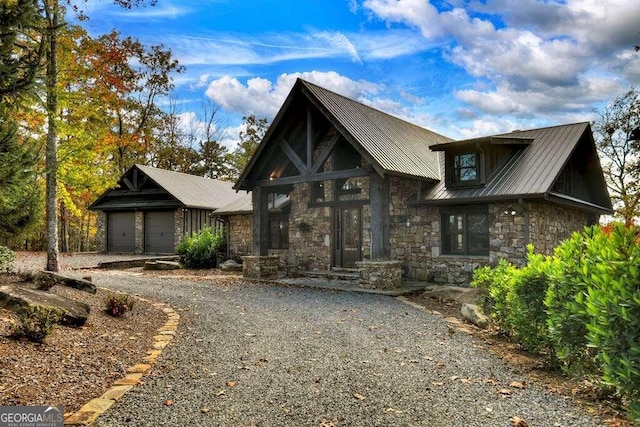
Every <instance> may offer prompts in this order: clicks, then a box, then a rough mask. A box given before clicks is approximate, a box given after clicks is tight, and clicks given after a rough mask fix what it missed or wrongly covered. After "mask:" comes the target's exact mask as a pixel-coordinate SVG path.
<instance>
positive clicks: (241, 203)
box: [214, 191, 253, 215]
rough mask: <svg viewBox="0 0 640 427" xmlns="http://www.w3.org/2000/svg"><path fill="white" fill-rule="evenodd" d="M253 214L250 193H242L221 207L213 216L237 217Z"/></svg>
mask: <svg viewBox="0 0 640 427" xmlns="http://www.w3.org/2000/svg"><path fill="white" fill-rule="evenodd" d="M251 212H253V202H252V199H251V193H245V192H244V191H243V192H242V194H241V195H240V197H238V198H237V199H235V200H233V201H231V202H229V203H227V204H225V205H223V206H221V207H220V208H218V209H217V210H216V211H215V212H214V214H215V215H238V214H247V213H251Z"/></svg>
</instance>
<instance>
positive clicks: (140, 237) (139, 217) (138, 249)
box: [135, 211, 144, 254]
mask: <svg viewBox="0 0 640 427" xmlns="http://www.w3.org/2000/svg"><path fill="white" fill-rule="evenodd" d="M135 227H136V237H135V253H136V254H143V253H144V212H142V211H136V213H135Z"/></svg>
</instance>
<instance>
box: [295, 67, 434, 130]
mask: <svg viewBox="0 0 640 427" xmlns="http://www.w3.org/2000/svg"><path fill="white" fill-rule="evenodd" d="M298 80H300V81H301V82H302V83H303V84H305V85H311V86H314V87H316V88H318V89H320V90H323V91H325V92H329V93H331V94H333V95H336V96H339V97H340V98H343V99H346V100H348V101H350V102H353V103H354V104H359V105H362V106H363V107H365V108H368V109H370V110H373V111H375V112H377V113H381V114H384V115H385V116H387V117H391V118H393V119H395V120H398V121H401V122H404V123H406V124H408V125H411V126H413V127H417V128H420V129H423V130H427V131H429V132H432V133H436V134H437V132H435V131H433V130H431V129H428V128H426V127H424V126H420V125H418V124H415V123H413V122H410V121H409V120H407V119H403V118H401V117H398V116H396V115H393V114H390V113H387V112H385V111H382V110H380V109H378V108H375V107H372V106H370V105H367V104H365V103H364V102H361V101H358V100H356V99H353V98H349V97H348V96H345V95H342V94H340V93H338V92H336V91H333V90H331V89H327V88H325V87H323V86H320V85H318V84H316V83H312V82H310V81H308V80H305V79H303V78H301V77H298ZM443 136H444V135H443Z"/></svg>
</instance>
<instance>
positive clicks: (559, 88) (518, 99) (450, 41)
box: [362, 0, 640, 129]
mask: <svg viewBox="0 0 640 427" xmlns="http://www.w3.org/2000/svg"><path fill="white" fill-rule="evenodd" d="M362 6H363V7H364V8H365V9H367V10H369V11H370V12H371V13H373V14H374V15H375V16H377V17H378V18H379V19H381V20H383V21H386V22H387V23H389V24H401V25H406V26H409V27H412V28H417V29H419V30H420V32H421V34H422V35H423V37H424V38H425V41H424V43H425V44H433V43H439V44H440V46H442V48H443V52H444V58H445V59H446V60H449V61H450V62H451V63H453V64H456V65H458V66H460V67H462V68H464V70H465V71H466V72H467V73H468V74H469V75H470V76H472V77H474V78H476V79H478V81H481V82H483V83H484V84H485V85H487V87H486V88H485V89H478V88H476V89H472V90H459V91H457V92H456V93H455V95H456V97H457V98H458V99H460V100H462V101H464V102H466V103H468V104H469V105H470V106H472V107H474V108H477V109H478V110H480V111H482V112H483V113H485V114H497V115H503V116H504V115H512V116H513V117H520V118H524V117H526V116H527V115H530V114H539V115H543V116H544V115H547V116H550V115H551V114H552V113H556V114H557V113H567V114H570V113H573V112H575V111H576V110H578V109H582V110H583V111H589V110H590V109H591V107H592V106H593V102H596V101H599V100H603V99H611V98H612V97H613V96H615V94H617V93H620V92H621V91H622V90H624V88H625V87H629V86H631V85H633V84H638V83H640V59H639V57H638V55H637V54H635V52H633V46H634V45H635V44H640V35H639V34H638V22H639V20H640V2H630V1H628V0H566V1H563V2H560V1H557V2H556V1H540V0H494V1H491V2H484V1H480V0H471V1H455V2H449V9H446V10H445V9H441V10H439V9H438V8H436V7H435V6H434V5H433V4H432V3H431V2H430V1H425V0H365V1H364V2H363V3H362ZM467 113H468V111H467ZM472 128H473V129H479V128H480V126H478V125H473V126H472ZM485 128H486V129H488V127H486V126H485Z"/></svg>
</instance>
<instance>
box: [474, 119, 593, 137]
mask: <svg viewBox="0 0 640 427" xmlns="http://www.w3.org/2000/svg"><path fill="white" fill-rule="evenodd" d="M578 125H591V122H589V121H584V122H575V123H564V124H559V125H551V126H542V127H538V128H531V129H517V130H512V131H511V132H505V133H497V134H494V135H485V137H490V136H505V135H514V134H516V135H517V134H519V133H524V132H532V131H537V130H544V129H553V128H561V127H569V126H578Z"/></svg>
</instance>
